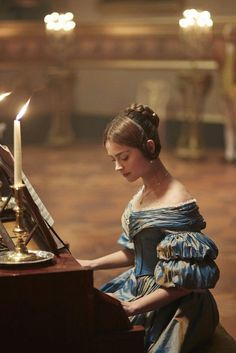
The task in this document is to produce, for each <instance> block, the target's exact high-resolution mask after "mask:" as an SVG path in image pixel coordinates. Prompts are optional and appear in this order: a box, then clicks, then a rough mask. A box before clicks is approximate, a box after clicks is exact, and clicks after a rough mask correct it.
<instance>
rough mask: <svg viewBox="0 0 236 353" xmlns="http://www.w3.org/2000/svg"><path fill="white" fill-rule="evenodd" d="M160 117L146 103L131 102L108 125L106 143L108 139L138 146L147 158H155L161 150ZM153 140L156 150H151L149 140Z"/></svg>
mask: <svg viewBox="0 0 236 353" xmlns="http://www.w3.org/2000/svg"><path fill="white" fill-rule="evenodd" d="M158 125H159V117H158V116H157V114H156V113H154V111H153V110H152V109H150V108H149V107H148V106H146V105H141V104H136V103H134V104H131V105H130V106H129V107H127V108H126V109H125V110H124V111H123V112H122V113H120V114H118V115H117V116H116V117H115V118H114V119H113V120H112V121H111V122H110V123H109V124H108V125H107V127H106V129H105V131H104V135H103V143H104V145H105V144H106V142H107V141H108V140H110V141H113V142H115V143H118V144H120V145H126V146H130V147H136V148H138V149H139V150H140V151H141V152H142V153H143V154H144V156H145V157H146V158H148V159H150V160H151V159H155V158H157V157H158V156H159V153H160V151H161V144H160V139H159V135H158V131H157V130H158ZM148 140H153V141H154V143H155V151H154V152H150V151H149V150H148V148H147V141H148Z"/></svg>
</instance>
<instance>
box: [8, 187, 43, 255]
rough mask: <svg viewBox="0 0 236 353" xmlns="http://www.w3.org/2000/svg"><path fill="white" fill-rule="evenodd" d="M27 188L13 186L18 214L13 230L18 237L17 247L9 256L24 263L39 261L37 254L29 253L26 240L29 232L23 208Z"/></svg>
mask: <svg viewBox="0 0 236 353" xmlns="http://www.w3.org/2000/svg"><path fill="white" fill-rule="evenodd" d="M24 187H25V186H24V185H23V184H22V185H20V186H13V189H14V193H15V202H16V206H15V208H14V210H15V213H16V223H15V227H14V229H13V233H14V234H15V235H16V247H15V251H12V252H11V254H9V255H8V257H9V259H11V260H12V261H15V262H22V261H24V262H25V261H35V260H38V257H37V254H35V253H32V252H29V251H28V249H27V247H26V245H25V241H24V238H25V237H26V236H27V231H26V228H25V225H24V215H23V213H24V208H23V188H24Z"/></svg>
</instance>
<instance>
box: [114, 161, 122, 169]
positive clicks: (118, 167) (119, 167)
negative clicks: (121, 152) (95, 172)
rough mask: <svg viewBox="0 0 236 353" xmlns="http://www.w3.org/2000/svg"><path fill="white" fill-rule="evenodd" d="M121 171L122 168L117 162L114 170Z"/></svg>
mask: <svg viewBox="0 0 236 353" xmlns="http://www.w3.org/2000/svg"><path fill="white" fill-rule="evenodd" d="M122 169H123V166H122V165H121V164H120V163H119V162H118V161H116V164H115V170H117V171H119V170H122Z"/></svg>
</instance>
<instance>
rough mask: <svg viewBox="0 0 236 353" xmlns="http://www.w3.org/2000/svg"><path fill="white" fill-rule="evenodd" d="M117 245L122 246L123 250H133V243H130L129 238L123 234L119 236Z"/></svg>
mask: <svg viewBox="0 0 236 353" xmlns="http://www.w3.org/2000/svg"><path fill="white" fill-rule="evenodd" d="M117 243H118V244H120V245H122V246H124V247H125V248H127V249H129V250H134V243H133V241H131V240H130V239H129V237H128V236H127V235H126V234H125V232H123V233H122V234H121V235H120V237H119V239H118V241H117Z"/></svg>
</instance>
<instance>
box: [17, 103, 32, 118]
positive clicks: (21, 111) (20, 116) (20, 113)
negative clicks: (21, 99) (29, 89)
mask: <svg viewBox="0 0 236 353" xmlns="http://www.w3.org/2000/svg"><path fill="white" fill-rule="evenodd" d="M30 99H31V98H29V99H28V100H27V102H26V103H25V105H23V107H22V108H21V110H20V111H19V113H18V114H17V116H16V120H20V119H21V118H22V116H23V115H24V114H25V112H26V110H27V108H28V105H29V103H30Z"/></svg>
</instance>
